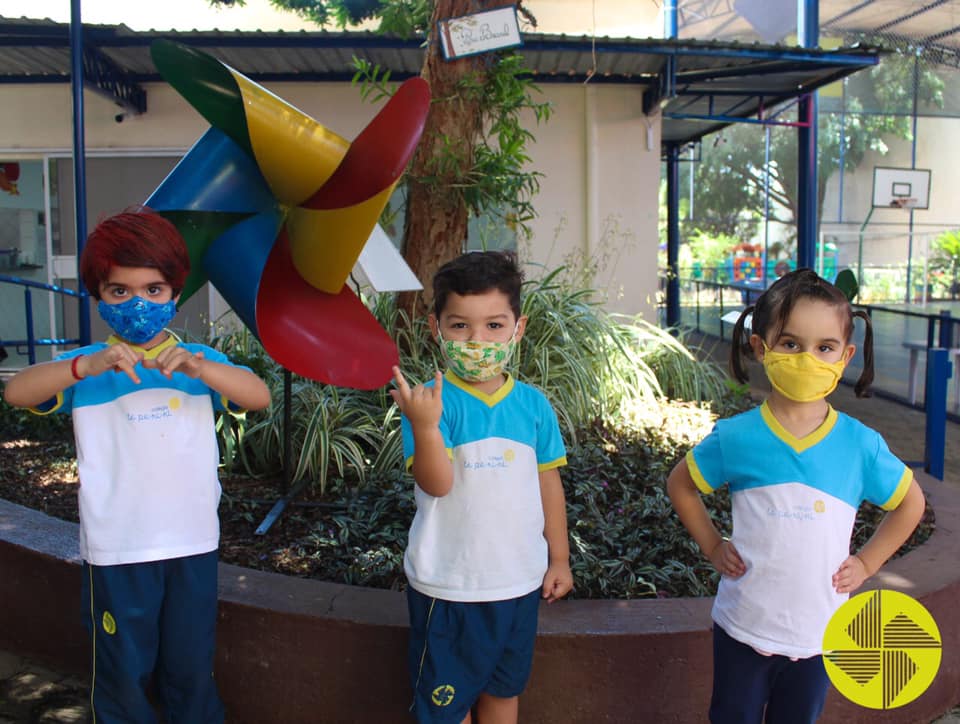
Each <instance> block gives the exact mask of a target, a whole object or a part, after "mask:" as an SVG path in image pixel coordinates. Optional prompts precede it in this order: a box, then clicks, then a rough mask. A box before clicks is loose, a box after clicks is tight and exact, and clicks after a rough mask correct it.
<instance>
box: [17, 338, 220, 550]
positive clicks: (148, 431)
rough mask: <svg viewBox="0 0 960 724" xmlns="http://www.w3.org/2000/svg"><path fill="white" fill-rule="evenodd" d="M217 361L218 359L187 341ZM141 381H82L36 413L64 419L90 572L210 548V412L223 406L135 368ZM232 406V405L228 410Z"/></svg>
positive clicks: (186, 383) (214, 533)
mask: <svg viewBox="0 0 960 724" xmlns="http://www.w3.org/2000/svg"><path fill="white" fill-rule="evenodd" d="M117 341H119V340H118V339H117V338H116V337H111V338H110V339H109V340H108V341H107V342H106V343H98V344H92V345H89V346H87V347H82V348H80V349H75V350H71V351H69V352H65V353H64V354H62V355H60V356H59V357H58V358H57V359H70V358H72V357H76V356H79V355H87V354H94V353H96V352H99V351H100V350H102V349H105V348H106V347H107V346H109V345H110V344H113V343H116V342H117ZM177 344H181V343H180V342H179V340H178V339H177V338H176V337H174V336H172V335H171V336H170V337H169V338H168V339H167V340H165V341H164V342H162V343H161V344H159V345H157V346H156V347H154V348H152V349H149V350H143V349H140V348H136V347H134V349H138V350H139V351H140V352H142V353H143V355H144V356H145V357H147V358H152V357H156V356H157V355H158V354H160V352H162V351H163V350H164V349H166V348H168V347H171V346H175V345H177ZM183 346H184V347H186V348H187V349H189V350H190V351H191V352H194V353H196V352H203V354H204V357H205V358H206V359H208V360H211V361H213V362H219V363H222V364H230V361H229V360H228V359H227V357H226V356H225V355H223V354H222V353H220V352H218V351H216V350H214V349H211V348H209V347H206V346H204V345H199V344H183ZM136 372H137V375H138V376H139V377H140V384H136V383H135V382H133V380H131V379H130V377H128V376H127V375H126V374H125V373H123V372H116V371H107V372H104V373H103V374H100V375H96V376H92V377H85V378H84V379H82V380H79V381H78V382H76V383H75V384H74V385H72V386H70V387H68V388H67V389H65V390H64V391H63V392H61V393H59V394H58V395H57V396H56V398H52V399H51V400H50V401H49V402H47V403H45V404H43V405H40V406H38V407H37V408H35V409H34V412H38V413H41V414H46V413H51V412H69V413H72V414H73V429H74V435H75V437H76V442H77V468H78V471H79V478H80V492H79V499H80V555H81V556H82V557H83V559H84V560H85V561H87V562H88V563H91V564H93V565H100V566H108V565H119V564H125V563H142V562H146V561H157V560H164V559H167V558H180V557H183V556H189V555H195V554H199V553H209V552H210V551H213V550H216V548H217V546H218V544H219V538H220V523H219V520H218V518H217V505H218V504H219V501H220V481H219V479H218V477H217V466H218V465H219V459H220V455H219V451H218V448H217V439H216V430H215V420H214V410H224V409H227V408H228V406H229V403H228V402H227V401H226V400H225V399H223V398H222V397H221V395H220V394H219V393H217V392H215V391H214V390H212V389H210V388H209V387H208V386H207V385H206V384H205V383H204V382H202V381H201V380H199V379H191V378H190V377H188V376H187V375H185V374H183V373H181V372H174V373H173V375H172V379H167V378H166V377H165V376H164V375H163V374H162V373H161V372H159V371H158V370H155V369H146V368H145V367H144V366H143V365H142V364H138V365H137V366H136ZM231 409H235V408H231Z"/></svg>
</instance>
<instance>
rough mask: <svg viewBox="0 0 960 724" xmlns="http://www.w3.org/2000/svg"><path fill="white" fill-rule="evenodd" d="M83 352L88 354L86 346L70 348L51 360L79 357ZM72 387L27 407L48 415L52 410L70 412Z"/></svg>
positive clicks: (37, 412) (32, 410)
mask: <svg viewBox="0 0 960 724" xmlns="http://www.w3.org/2000/svg"><path fill="white" fill-rule="evenodd" d="M84 354H90V350H89V349H88V348H86V347H84V348H81V349H71V350H70V351H69V352H61V353H60V354H58V355H57V356H56V357H54V358H53V361H54V362H58V361H60V360H65V359H73V358H74V357H79V356H80V355H84ZM74 387H76V385H70V386H69V387H67V388H66V389H64V390H61V391H60V392H58V393H57V394H56V395H54V396H53V397H51V398H50V399H49V400H44V401H43V402H41V403H40V404H39V405H36V406H35V407H29V408H27V409H28V410H30V412H32V413H33V414H35V415H50V414H52V413H54V412H63V413H69V412H72V411H73V388H74Z"/></svg>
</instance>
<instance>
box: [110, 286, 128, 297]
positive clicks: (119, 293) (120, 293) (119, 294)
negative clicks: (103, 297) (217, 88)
mask: <svg viewBox="0 0 960 724" xmlns="http://www.w3.org/2000/svg"><path fill="white" fill-rule="evenodd" d="M126 293H127V290H126V289H124V288H123V287H114V288H113V289H111V290H110V294H112V295H113V296H115V297H122V296H124V295H125V294H126Z"/></svg>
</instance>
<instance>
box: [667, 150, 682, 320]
mask: <svg viewBox="0 0 960 724" xmlns="http://www.w3.org/2000/svg"><path fill="white" fill-rule="evenodd" d="M679 326H680V146H679V145H678V144H676V143H671V144H669V145H668V146H667V327H668V328H669V329H677V328H678V327H679Z"/></svg>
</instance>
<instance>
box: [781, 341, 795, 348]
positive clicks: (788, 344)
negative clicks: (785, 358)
mask: <svg viewBox="0 0 960 724" xmlns="http://www.w3.org/2000/svg"><path fill="white" fill-rule="evenodd" d="M780 344H782V345H783V346H784V348H786V349H798V347H797V343H796V342H794V341H792V340H789V339H788V340H784V341H783V342H781V343H780Z"/></svg>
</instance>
